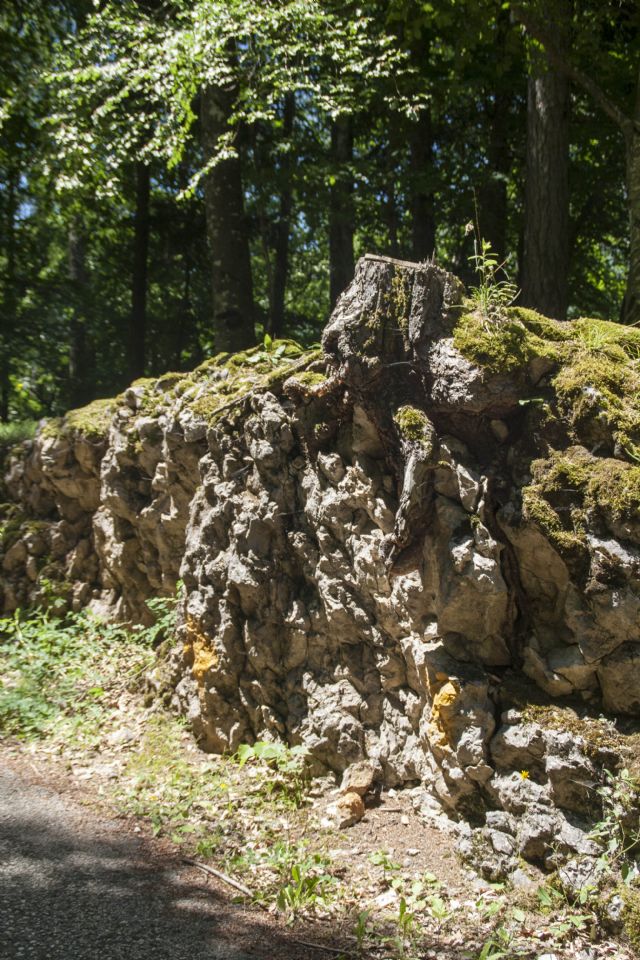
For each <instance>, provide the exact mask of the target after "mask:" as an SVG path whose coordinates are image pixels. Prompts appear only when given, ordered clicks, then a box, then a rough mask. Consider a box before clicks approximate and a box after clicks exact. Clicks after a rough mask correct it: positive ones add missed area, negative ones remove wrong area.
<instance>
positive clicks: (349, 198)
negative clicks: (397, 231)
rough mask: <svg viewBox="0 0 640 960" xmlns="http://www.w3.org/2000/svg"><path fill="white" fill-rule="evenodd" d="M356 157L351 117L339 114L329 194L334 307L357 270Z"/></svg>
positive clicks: (333, 134)
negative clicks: (353, 169) (353, 175)
mask: <svg viewBox="0 0 640 960" xmlns="http://www.w3.org/2000/svg"><path fill="white" fill-rule="evenodd" d="M352 160H353V124H352V121H351V117H337V118H336V119H335V120H334V121H333V123H332V125H331V161H332V167H333V176H334V178H335V182H334V183H333V185H332V187H331V193H330V196H329V297H330V300H331V306H332V307H333V306H334V304H335V302H336V300H337V299H338V297H339V296H340V294H341V293H342V291H343V290H344V289H345V288H346V287H347V286H348V285H349V284H350V283H351V280H352V279H353V273H354V268H355V265H354V260H353V236H354V233H355V225H354V213H353V180H352V178H351V172H350V170H349V165H350V164H351V162H352Z"/></svg>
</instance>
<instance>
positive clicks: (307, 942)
mask: <svg viewBox="0 0 640 960" xmlns="http://www.w3.org/2000/svg"><path fill="white" fill-rule="evenodd" d="M291 940H292V942H293V943H299V944H300V946H301V947H313V949H314V950H324V951H325V952H326V953H341V954H342V955H343V956H350V957H352V956H353V951H352V950H345V948H344V947H325V945H324V944H323V943H313V941H312V940H298V938H297V937H291Z"/></svg>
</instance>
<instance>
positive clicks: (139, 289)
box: [127, 162, 150, 380]
mask: <svg viewBox="0 0 640 960" xmlns="http://www.w3.org/2000/svg"><path fill="white" fill-rule="evenodd" d="M135 170H136V209H135V217H134V224H133V274H132V277H131V322H130V324H129V342H128V357H127V361H128V363H127V366H128V373H129V379H130V380H136V379H137V378H138V377H143V376H144V369H145V341H146V329H147V272H148V260H149V195H150V174H149V167H148V165H147V164H146V163H141V162H138V163H136V168H135Z"/></svg>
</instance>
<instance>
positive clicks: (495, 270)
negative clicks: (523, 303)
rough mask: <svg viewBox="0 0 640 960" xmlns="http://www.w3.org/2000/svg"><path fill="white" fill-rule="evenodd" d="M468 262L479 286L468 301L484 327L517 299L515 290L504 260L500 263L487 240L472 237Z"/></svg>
mask: <svg viewBox="0 0 640 960" xmlns="http://www.w3.org/2000/svg"><path fill="white" fill-rule="evenodd" d="M472 229H473V225H472ZM469 261H470V263H471V264H472V265H473V268H474V270H475V272H476V274H477V276H478V285H477V286H475V287H471V289H470V290H469V295H470V298H471V302H472V304H473V306H474V308H475V309H476V310H477V311H478V312H479V314H480V316H481V317H482V320H483V322H484V323H485V324H491V323H495V322H497V321H499V320H501V319H502V317H503V311H504V309H505V308H506V307H510V306H511V304H512V303H513V302H514V300H515V299H516V297H517V296H518V288H517V287H516V285H515V284H514V283H512V282H511V281H510V280H509V277H508V275H507V272H506V270H505V263H506V261H504V260H503V261H502V262H501V261H500V259H499V258H498V256H497V254H495V253H494V251H493V250H492V249H491V244H490V243H489V241H488V240H484V239H483V238H480V237H479V236H477V237H475V238H474V241H473V254H472V255H471V256H470V257H469Z"/></svg>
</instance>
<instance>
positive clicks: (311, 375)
mask: <svg viewBox="0 0 640 960" xmlns="http://www.w3.org/2000/svg"><path fill="white" fill-rule="evenodd" d="M295 376H296V380H297V381H298V383H301V384H303V386H305V387H319V386H320V384H321V383H326V382H327V375H326V374H325V373H316V371H315V370H303V371H302V373H297V374H296V375H295Z"/></svg>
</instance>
